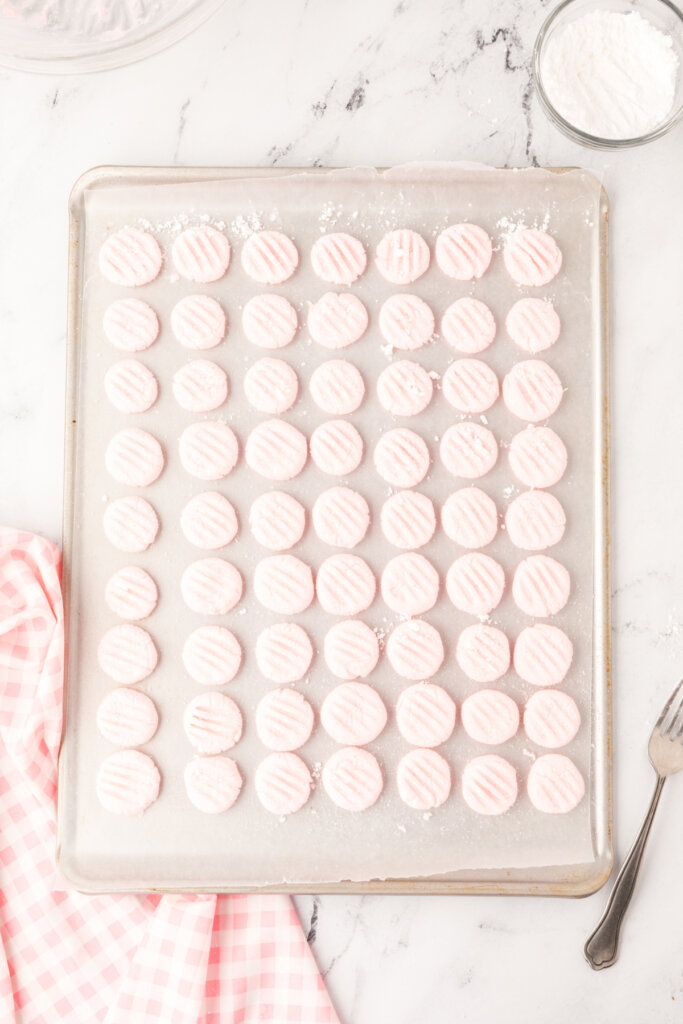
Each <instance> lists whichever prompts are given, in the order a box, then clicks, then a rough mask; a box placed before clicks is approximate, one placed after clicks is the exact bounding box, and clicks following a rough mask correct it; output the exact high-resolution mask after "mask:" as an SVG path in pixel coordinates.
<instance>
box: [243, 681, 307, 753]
mask: <svg viewBox="0 0 683 1024" xmlns="http://www.w3.org/2000/svg"><path fill="white" fill-rule="evenodd" d="M256 732H257V734H258V738H259V739H260V740H261V743H263V745H264V746H265V747H268V749H269V750H298V749H299V747H303V745H304V743H306V741H307V740H308V739H309V737H310V735H311V733H312V732H313V708H312V707H311V705H310V704H309V703H308V701H307V700H306V698H305V697H304V696H303V695H302V694H301V693H299V692H298V690H291V689H290V688H289V687H285V688H284V689H281V690H271V691H270V693H266V694H265V695H264V696H263V697H261V700H260V701H259V702H258V705H257V707H256Z"/></svg>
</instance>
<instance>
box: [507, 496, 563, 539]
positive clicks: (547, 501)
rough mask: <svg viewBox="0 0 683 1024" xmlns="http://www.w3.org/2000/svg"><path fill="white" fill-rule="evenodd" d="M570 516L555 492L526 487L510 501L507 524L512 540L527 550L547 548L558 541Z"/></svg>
mask: <svg viewBox="0 0 683 1024" xmlns="http://www.w3.org/2000/svg"><path fill="white" fill-rule="evenodd" d="M566 525H567V518H566V516H565V514H564V509H563V508H562V506H561V505H560V503H559V501H558V500H557V498H556V497H555V495H554V494H548V492H547V491H525V493H524V494H520V495H518V497H516V498H515V499H514V501H512V502H511V503H510V505H509V506H508V508H507V511H506V513H505V528H506V530H507V534H508V537H509V539H510V542H511V543H512V544H514V545H515V547H518V548H522V549H523V550H524V551H544V550H545V549H546V548H550V547H552V546H553V544H558V543H559V542H560V541H561V540H562V538H563V536H564V530H565V526H566Z"/></svg>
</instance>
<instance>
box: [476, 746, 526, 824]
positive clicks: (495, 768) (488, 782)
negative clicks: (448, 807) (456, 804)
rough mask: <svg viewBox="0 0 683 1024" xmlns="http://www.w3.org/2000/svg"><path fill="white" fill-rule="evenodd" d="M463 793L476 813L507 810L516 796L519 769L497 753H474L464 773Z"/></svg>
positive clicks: (492, 812) (494, 812)
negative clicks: (477, 755)
mask: <svg viewBox="0 0 683 1024" xmlns="http://www.w3.org/2000/svg"><path fill="white" fill-rule="evenodd" d="M462 795H463V798H464V800H465V803H466V804H467V805H468V807H470V808H471V809H472V810H473V811H476V813H477V814H486V815H490V814H505V812H506V811H509V810H510V808H511V807H512V806H513V804H514V803H515V801H516V799H517V772H516V771H515V769H514V766H513V765H511V764H510V762H509V761H506V760H505V758H504V757H499V755H498V754H483V755H482V756H481V757H475V758H473V759H472V760H471V761H470V762H469V763H468V764H467V765H465V770H464V772H463V773H462Z"/></svg>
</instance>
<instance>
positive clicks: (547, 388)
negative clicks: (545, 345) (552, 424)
mask: <svg viewBox="0 0 683 1024" xmlns="http://www.w3.org/2000/svg"><path fill="white" fill-rule="evenodd" d="M563 394H564V388H563V387H562V381H561V380H560V378H559V377H558V376H557V374H556V373H555V371H554V370H553V368H552V366H548V364H547V363H544V362H543V360H542V359H524V360H522V362H521V363H516V364H515V366H513V367H512V369H511V370H510V372H509V373H507V374H506V376H505V378H504V380H503V399H504V401H505V404H506V406H507V407H508V409H509V410H510V412H511V413H513V414H514V415H515V416H518V417H519V418H520V419H521V420H528V421H529V422H530V423H539V422H540V421H541V420H546V419H548V417H549V416H552V414H553V413H554V412H556V411H557V409H558V408H559V405H560V402H561V401H562V396H563Z"/></svg>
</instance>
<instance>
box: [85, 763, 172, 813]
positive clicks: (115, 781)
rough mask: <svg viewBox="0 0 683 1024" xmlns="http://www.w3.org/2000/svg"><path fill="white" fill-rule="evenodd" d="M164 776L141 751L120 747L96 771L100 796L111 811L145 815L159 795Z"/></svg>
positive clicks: (98, 795) (98, 794)
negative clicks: (162, 776)
mask: <svg viewBox="0 0 683 1024" xmlns="http://www.w3.org/2000/svg"><path fill="white" fill-rule="evenodd" d="M160 786H161V775H160V774H159V769H158V768H157V766H156V765H155V763H154V761H153V760H152V758H151V757H149V756H148V755H147V754H143V753H142V751H141V750H117V751H116V753H115V754H110V755H109V757H106V758H105V759H104V761H103V762H102V764H101V765H100V767H99V771H98V772H97V782H96V784H95V787H96V790H97V799H98V800H99V802H100V803H101V804H102V806H103V807H104V809H105V811H109V812H110V814H124V815H133V814H142V813H143V811H146V810H147V808H148V807H149V806H150V804H153V803H154V801H155V800H156V798H157V797H158V796H159V788H160Z"/></svg>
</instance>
